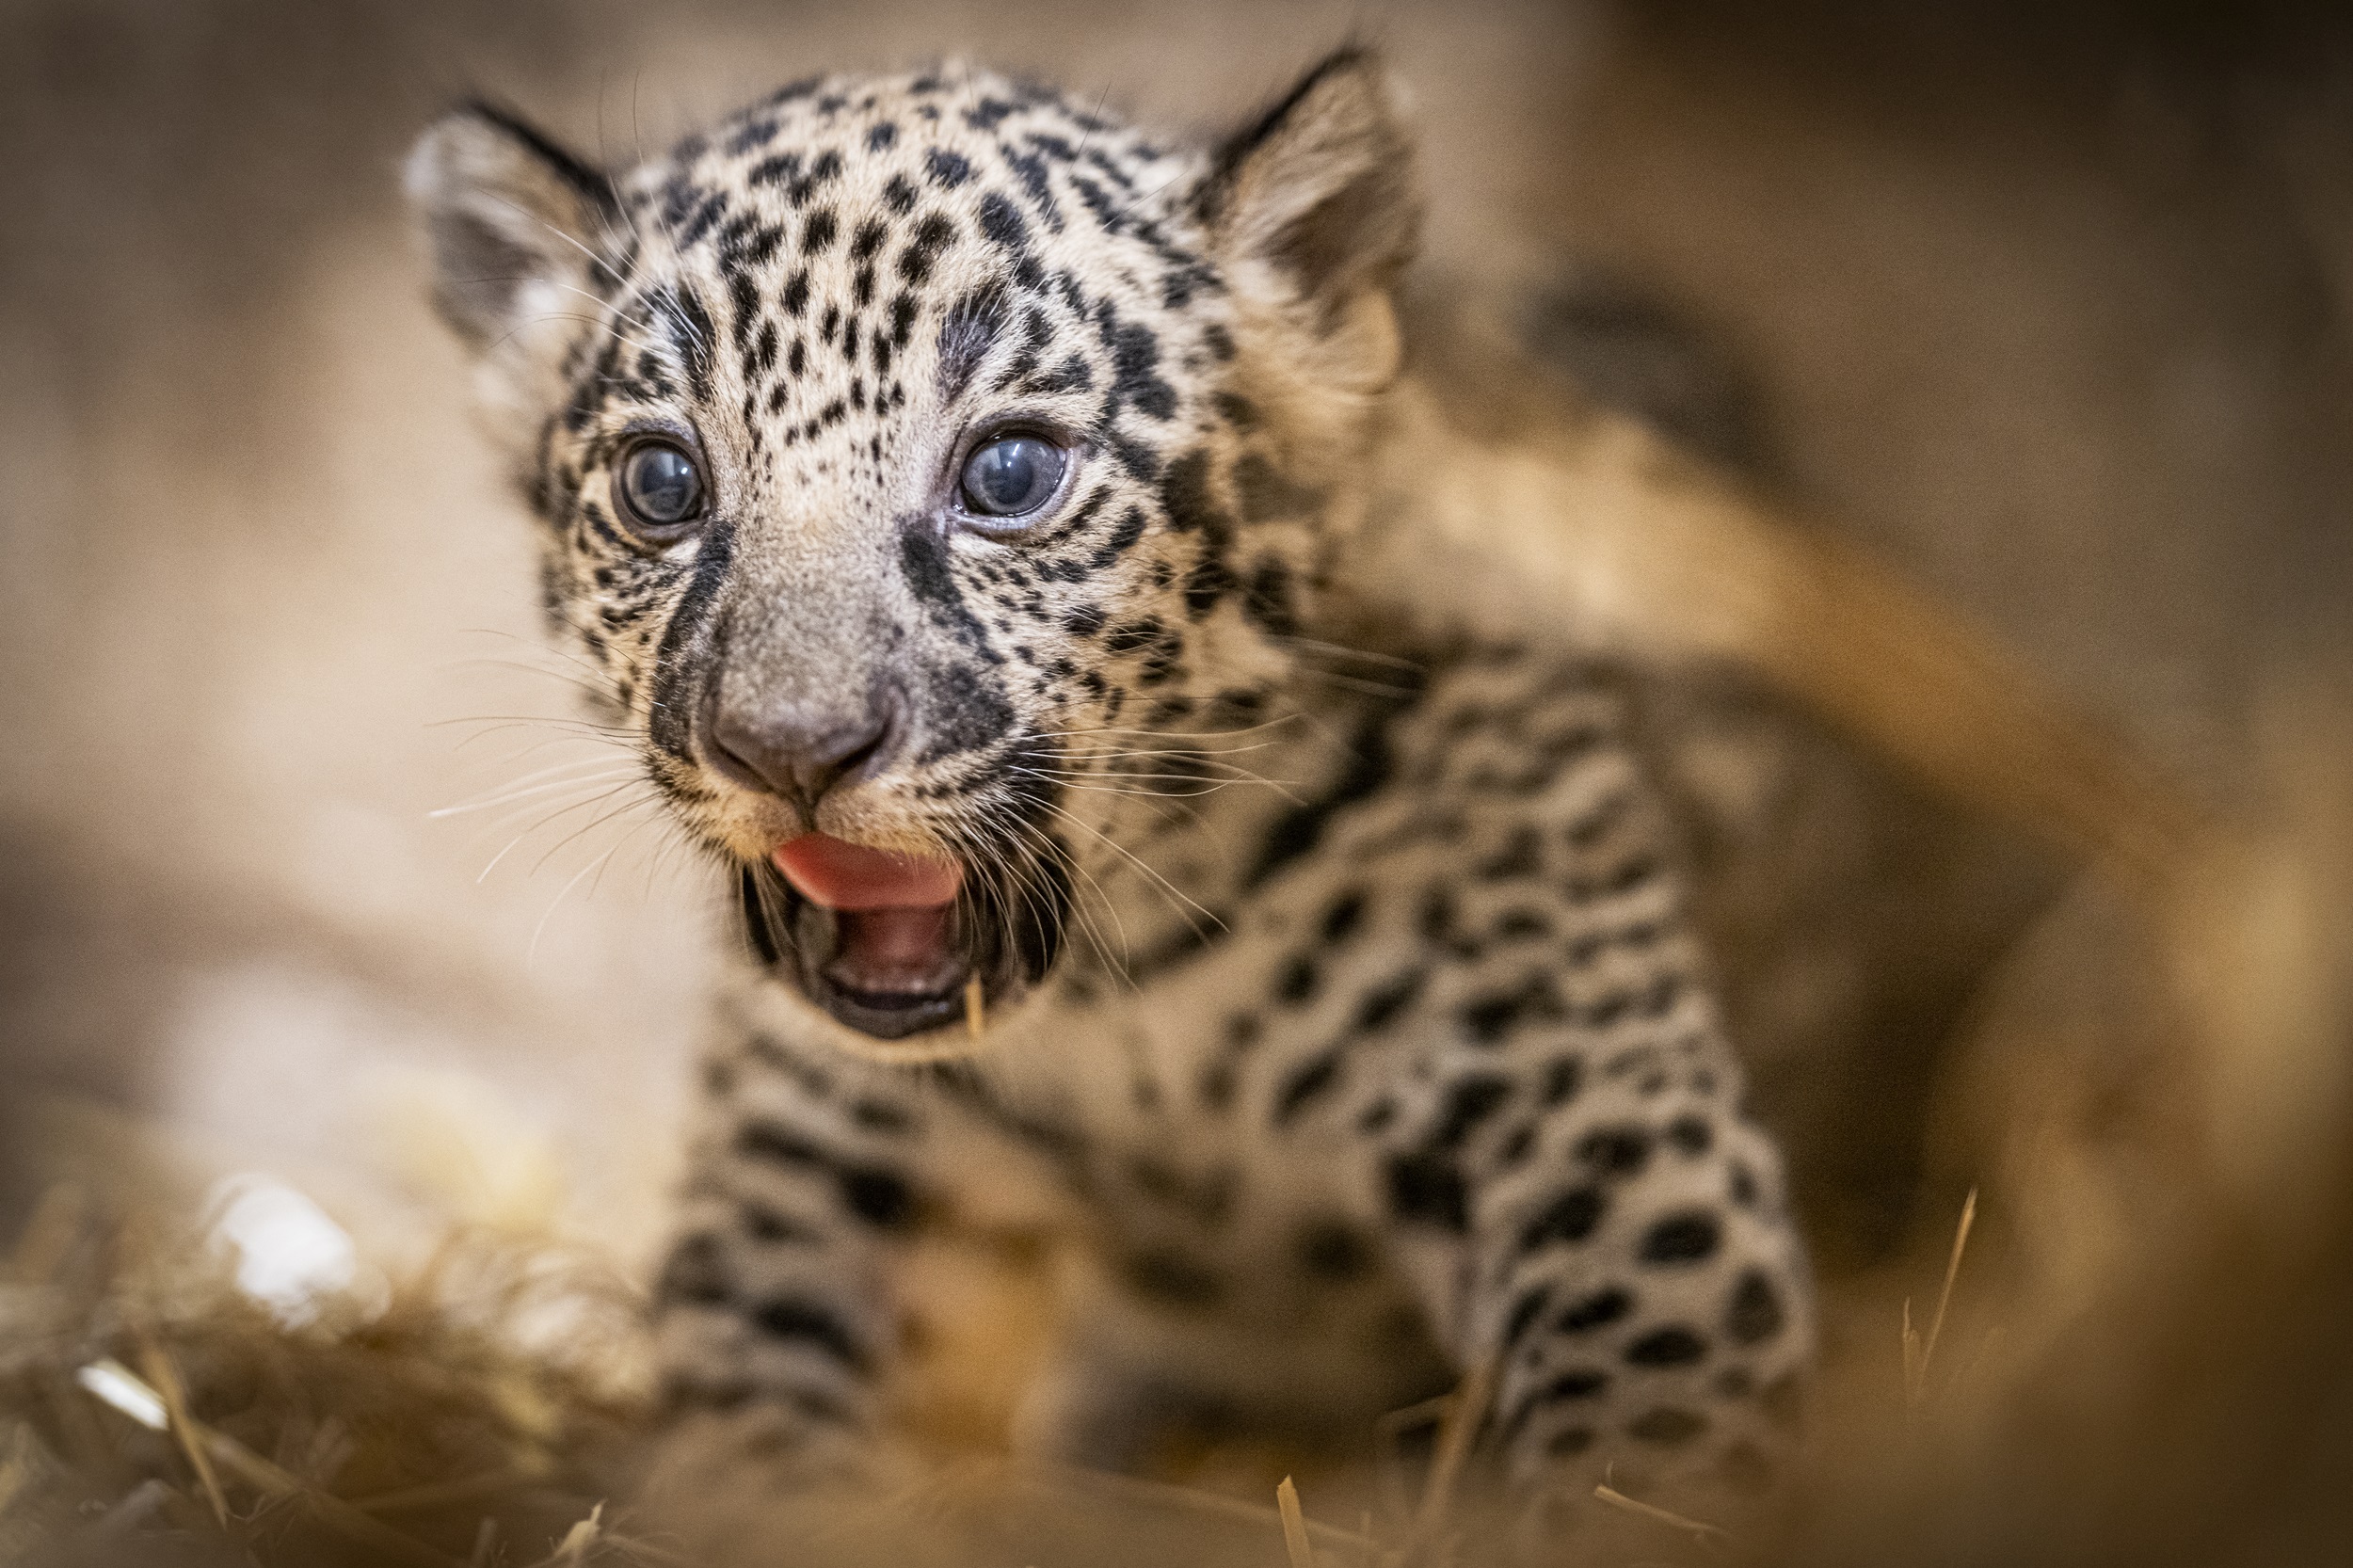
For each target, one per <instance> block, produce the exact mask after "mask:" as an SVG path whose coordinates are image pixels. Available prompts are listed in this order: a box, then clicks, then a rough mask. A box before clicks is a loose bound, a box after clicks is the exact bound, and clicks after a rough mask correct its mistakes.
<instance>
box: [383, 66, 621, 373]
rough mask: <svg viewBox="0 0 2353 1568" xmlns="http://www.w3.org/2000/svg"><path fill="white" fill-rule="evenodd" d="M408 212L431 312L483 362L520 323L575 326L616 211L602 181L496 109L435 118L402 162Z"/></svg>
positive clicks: (478, 107)
mask: <svg viewBox="0 0 2353 1568" xmlns="http://www.w3.org/2000/svg"><path fill="white" fill-rule="evenodd" d="M405 183H406V184H407V185H408V200H409V201H410V202H411V203H413V204H414V206H415V208H416V210H417V214H418V216H420V217H421V218H422V219H423V220H424V232H425V237H426V239H427V240H428V241H429V242H430V244H431V246H432V250H433V271H434V281H433V300H434V303H435V304H436V305H438V306H440V312H441V315H442V316H443V318H444V319H446V320H447V321H448V322H449V324H450V326H451V327H453V328H456V332H457V335H458V336H459V337H461V338H463V339H464V340H465V341H466V344H467V345H468V346H469V347H471V348H472V349H474V350H475V351H476V352H478V353H479V352H482V351H485V350H488V349H489V348H491V347H493V346H494V345H496V344H499V343H500V342H501V341H502V340H504V338H506V337H507V336H508V335H509V334H510V333H513V332H514V331H515V330H516V328H520V327H523V326H526V325H528V324H529V323H530V322H532V321H534V320H536V319H539V318H542V317H546V316H552V315H578V314H580V313H581V311H582V308H583V304H582V301H581V299H580V296H579V295H578V294H575V293H573V292H572V291H573V290H584V291H586V292H587V293H590V294H596V293H598V292H600V291H599V289H598V287H597V284H598V282H599V278H598V276H597V274H598V273H599V271H600V268H601V267H602V265H603V257H604V254H605V249H606V244H607V240H608V237H609V235H610V233H611V232H612V231H613V230H614V229H615V228H616V226H617V224H618V220H619V209H618V207H617V205H616V201H615V199H614V195H613V186H612V184H611V183H610V182H609V181H607V180H606V178H605V177H604V175H603V174H601V173H600V172H599V171H598V170H596V169H594V168H590V167H589V166H588V165H586V164H584V163H583V162H582V161H581V160H580V159H578V158H575V157H573V156H572V155H571V154H570V153H569V152H565V151H564V150H563V149H562V148H560V147H558V146H556V145H555V143H553V142H552V141H550V140H549V139H548V138H547V137H546V136H541V135H540V134H539V133H538V132H537V131H535V130H533V129H532V128H531V127H530V126H529V125H526V124H525V123H523V121H521V120H518V119H516V118H515V117H514V116H513V115H510V114H508V113H506V112H505V111H504V110H502V109H495V108H492V107H490V106H489V105H488V104H478V103H477V104H466V105H465V106H464V107H462V108H458V109H456V110H453V111H451V112H450V113H449V114H446V115H444V116H442V117H441V119H440V120H439V121H437V122H436V123H435V124H434V126H433V128H432V129H431V130H429V131H427V132H425V134H424V136H423V137H422V138H421V139H419V141H418V142H417V147H416V151H415V152H411V153H409V155H408V171H407V179H406V182H405Z"/></svg>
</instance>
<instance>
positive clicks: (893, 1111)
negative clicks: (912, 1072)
mask: <svg viewBox="0 0 2353 1568" xmlns="http://www.w3.org/2000/svg"><path fill="white" fill-rule="evenodd" d="M850 1121H855V1123H859V1126H861V1128H866V1130H869V1132H906V1130H908V1128H913V1126H916V1118H913V1116H908V1112H906V1107H897V1104H889V1102H888V1099H859V1102H856V1104H852V1107H850Z"/></svg>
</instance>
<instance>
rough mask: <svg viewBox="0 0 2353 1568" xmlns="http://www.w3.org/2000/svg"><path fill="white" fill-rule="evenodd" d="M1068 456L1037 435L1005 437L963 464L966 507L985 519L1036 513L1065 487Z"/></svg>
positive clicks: (992, 442) (986, 446)
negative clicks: (1055, 493)
mask: <svg viewBox="0 0 2353 1568" xmlns="http://www.w3.org/2000/svg"><path fill="white" fill-rule="evenodd" d="M1069 462H1070V459H1069V456H1067V455H1066V454H1065V453H1064V451H1063V449H1062V448H1061V447H1058V446H1056V445H1055V444H1054V443H1053V442H1051V441H1048V440H1042V439H1041V438H1039V437H1036V436H1003V437H1000V438H999V439H998V440H993V441H990V442H989V443H988V444H987V445H985V446H983V447H980V448H978V449H977V450H975V451H974V452H973V454H972V456H969V457H968V458H966V459H965V461H964V507H965V510H966V511H968V512H971V513H973V514H974V515H976V516H979V517H984V518H1017V517H1020V516H1021V515H1022V514H1024V513H1026V512H1034V511H1036V510H1037V509H1038V508H1039V507H1040V506H1043V505H1045V504H1047V503H1048V502H1049V501H1051V500H1053V499H1054V492H1055V491H1056V490H1058V489H1060V488H1062V476H1063V470H1064V468H1066V467H1068V465H1069Z"/></svg>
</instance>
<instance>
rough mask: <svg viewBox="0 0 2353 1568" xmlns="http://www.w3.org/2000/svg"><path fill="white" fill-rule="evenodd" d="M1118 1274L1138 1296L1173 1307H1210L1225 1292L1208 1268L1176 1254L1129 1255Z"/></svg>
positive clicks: (1160, 1252)
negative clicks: (1147, 1297)
mask: <svg viewBox="0 0 2353 1568" xmlns="http://www.w3.org/2000/svg"><path fill="white" fill-rule="evenodd" d="M1120 1273H1121V1275H1122V1276H1123V1277H1124V1278H1125V1279H1126V1280H1127V1281H1128V1285H1129V1286H1130V1287H1131V1288H1134V1289H1135V1291H1136V1292H1137V1293H1138V1294H1139V1295H1144V1296H1149V1297H1151V1298H1152V1299H1153V1300H1155V1301H1162V1302H1167V1303H1170V1304H1173V1305H1177V1306H1195V1307H1198V1306H1209V1305H1211V1304H1215V1303H1216V1302H1217V1301H1218V1299H1219V1298H1220V1297H1222V1296H1224V1295H1225V1281H1224V1280H1222V1279H1220V1278H1219V1277H1218V1276H1217V1275H1216V1273H1214V1272H1211V1270H1210V1269H1209V1266H1208V1265H1206V1264H1203V1263H1199V1262H1196V1261H1195V1260H1193V1258H1190V1257H1186V1256H1183V1255H1182V1254H1179V1253H1174V1252H1168V1251H1163V1250H1156V1251H1151V1252H1141V1253H1134V1254H1131V1255H1129V1256H1128V1257H1127V1258H1126V1259H1125V1260H1124V1261H1123V1262H1122V1263H1121V1265H1120Z"/></svg>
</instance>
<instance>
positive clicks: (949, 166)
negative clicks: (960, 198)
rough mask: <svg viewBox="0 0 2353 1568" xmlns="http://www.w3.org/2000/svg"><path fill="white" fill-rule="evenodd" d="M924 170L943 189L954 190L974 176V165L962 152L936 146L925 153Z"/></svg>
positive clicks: (933, 182)
mask: <svg viewBox="0 0 2353 1568" xmlns="http://www.w3.org/2000/svg"><path fill="white" fill-rule="evenodd" d="M923 172H924V174H925V175H926V176H928V177H929V178H930V180H931V182H932V184H936V185H937V186H938V187H939V188H940V189H942V190H953V189H955V188H956V187H957V186H958V185H960V184H964V183H965V182H966V181H967V180H969V179H970V178H972V165H971V162H970V161H969V160H968V159H967V158H966V157H965V156H964V155H963V154H962V153H960V152H949V151H948V150H947V149H946V148H944V147H935V148H932V149H931V150H930V151H928V152H925V153H924V154H923Z"/></svg>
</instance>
